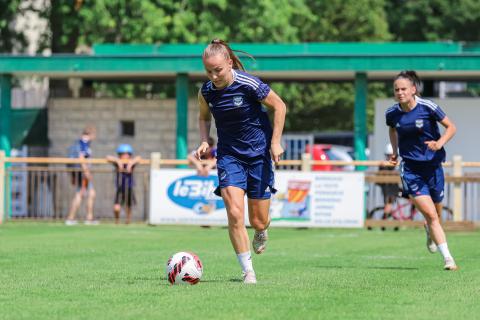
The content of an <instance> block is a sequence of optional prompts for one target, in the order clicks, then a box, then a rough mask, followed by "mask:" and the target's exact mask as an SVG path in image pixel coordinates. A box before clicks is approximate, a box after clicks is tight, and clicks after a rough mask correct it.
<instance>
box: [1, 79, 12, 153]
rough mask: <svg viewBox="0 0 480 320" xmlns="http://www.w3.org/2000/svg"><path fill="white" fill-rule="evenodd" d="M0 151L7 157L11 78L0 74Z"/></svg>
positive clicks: (9, 146) (9, 147)
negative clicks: (3, 151)
mask: <svg viewBox="0 0 480 320" xmlns="http://www.w3.org/2000/svg"><path fill="white" fill-rule="evenodd" d="M0 96H1V99H0V149H2V150H5V154H6V156H7V157H9V156H10V149H11V133H10V123H11V110H12V76H11V75H9V74H0Z"/></svg>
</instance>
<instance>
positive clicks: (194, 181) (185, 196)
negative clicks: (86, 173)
mask: <svg viewBox="0 0 480 320" xmlns="http://www.w3.org/2000/svg"><path fill="white" fill-rule="evenodd" d="M217 186H218V178H217V176H216V175H213V174H212V175H210V176H208V177H200V176H197V175H196V171H195V170H184V169H158V170H152V171H151V175H150V217H149V222H150V223H151V224H198V225H227V215H226V210H225V204H224V203H223V200H222V198H220V197H217V196H216V195H214V194H213V191H214V190H215V188H216V187H217ZM275 188H276V189H277V190H278V192H277V193H276V194H275V195H274V196H273V197H272V205H271V209H270V214H271V217H272V224H271V225H272V226H294V227H363V223H364V201H365V195H364V174H363V173H362V172H295V171H276V173H275ZM247 207H248V206H247V205H245V208H247ZM247 217H248V214H247V213H246V219H245V221H246V222H247V223H248V218H247Z"/></svg>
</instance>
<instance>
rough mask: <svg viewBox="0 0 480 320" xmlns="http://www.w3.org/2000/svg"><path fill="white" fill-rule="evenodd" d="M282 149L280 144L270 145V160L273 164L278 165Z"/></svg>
mask: <svg viewBox="0 0 480 320" xmlns="http://www.w3.org/2000/svg"><path fill="white" fill-rule="evenodd" d="M283 152H284V150H283V148H282V145H281V144H280V143H272V145H271V147H270V155H271V156H272V160H273V161H274V162H275V164H278V162H279V161H280V158H281V157H282V155H283Z"/></svg>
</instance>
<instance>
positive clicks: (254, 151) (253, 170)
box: [196, 39, 286, 284]
mask: <svg viewBox="0 0 480 320" xmlns="http://www.w3.org/2000/svg"><path fill="white" fill-rule="evenodd" d="M202 59H203V64H204V67H205V71H206V73H207V77H208V79H209V80H210V81H208V82H205V83H204V84H203V86H202V88H201V89H200V91H199V93H198V102H199V106H200V117H199V126H200V136H201V139H202V142H201V144H200V146H199V147H198V149H197V151H196V155H197V157H198V158H199V159H201V158H202V157H203V155H204V154H205V152H206V151H207V150H208V147H209V145H208V142H207V139H208V136H209V132H210V124H211V115H212V114H213V117H214V118H215V123H216V126H217V136H218V144H217V170H218V177H219V187H218V188H217V190H215V193H216V194H217V195H219V196H221V197H222V198H223V201H224V202H225V206H226V209H227V216H228V231H229V235H230V241H231V242H232V245H233V248H234V250H235V252H236V254H237V259H238V262H239V264H240V266H241V267H242V271H243V282H244V283H247V284H254V283H256V282H257V280H256V276H255V272H254V269H253V265H252V260H251V255H250V243H249V242H250V240H249V237H248V233H247V229H246V228H245V222H244V197H245V194H246V195H247V197H248V216H249V221H250V225H251V226H252V227H253V228H254V229H255V235H254V237H253V241H252V247H253V250H254V252H255V253H257V254H261V253H262V252H264V251H265V248H266V244H267V239H268V234H267V228H268V226H269V224H270V216H269V210H270V196H271V194H272V193H275V191H276V190H275V188H274V186H273V184H274V174H273V169H274V168H273V164H272V160H273V161H274V162H275V163H278V161H279V160H280V157H281V156H282V154H283V148H282V146H281V144H280V140H281V136H282V131H283V125H284V123H285V113H286V106H285V103H284V102H283V101H282V99H281V98H280V97H279V96H278V95H277V94H276V93H275V92H274V91H273V90H271V89H270V87H269V86H268V85H267V84H265V83H263V82H262V81H261V80H260V79H258V78H256V77H254V76H252V75H250V74H248V73H246V72H245V71H244V68H243V65H242V63H241V62H240V60H239V59H238V57H237V56H236V55H235V54H234V53H233V51H232V49H231V48H230V47H229V46H228V44H227V43H226V42H224V41H222V40H218V39H215V40H213V41H212V42H211V43H210V44H209V45H208V46H207V47H206V48H205V50H204V52H203V56H202ZM262 104H263V105H265V106H266V107H268V108H270V109H271V110H273V113H274V116H273V129H272V126H271V125H270V121H269V118H268V115H267V112H266V110H265V109H264V108H263V107H262Z"/></svg>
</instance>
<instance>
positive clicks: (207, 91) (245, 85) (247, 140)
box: [201, 69, 272, 159]
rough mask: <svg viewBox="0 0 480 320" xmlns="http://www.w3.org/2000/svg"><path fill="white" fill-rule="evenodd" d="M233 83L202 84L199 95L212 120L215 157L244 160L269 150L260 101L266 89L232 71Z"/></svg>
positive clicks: (268, 128)
mask: <svg viewBox="0 0 480 320" xmlns="http://www.w3.org/2000/svg"><path fill="white" fill-rule="evenodd" d="M232 75H233V83H232V84H231V85H229V86H227V87H225V88H222V89H217V88H215V85H214V84H213V83H212V82H211V81H208V82H205V83H204V84H203V86H202V89H201V93H202V95H203V97H204V98H205V101H206V102H207V104H208V106H209V108H210V111H211V113H212V115H213V117H214V118H215V124H216V126H217V136H218V144H217V153H218V156H219V157H220V156H223V155H233V156H236V157H239V158H243V159H247V158H252V157H256V156H259V155H265V154H267V153H268V151H269V150H270V141H271V139H272V126H271V125H270V120H269V118H268V115H267V112H266V110H265V109H264V108H263V107H262V104H261V103H260V101H262V100H264V99H265V98H266V97H267V95H268V93H269V92H270V87H269V86H268V85H267V84H265V83H263V82H262V81H261V80H259V79H258V78H256V77H254V76H252V75H250V74H248V73H246V72H243V71H239V70H233V69H232Z"/></svg>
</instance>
